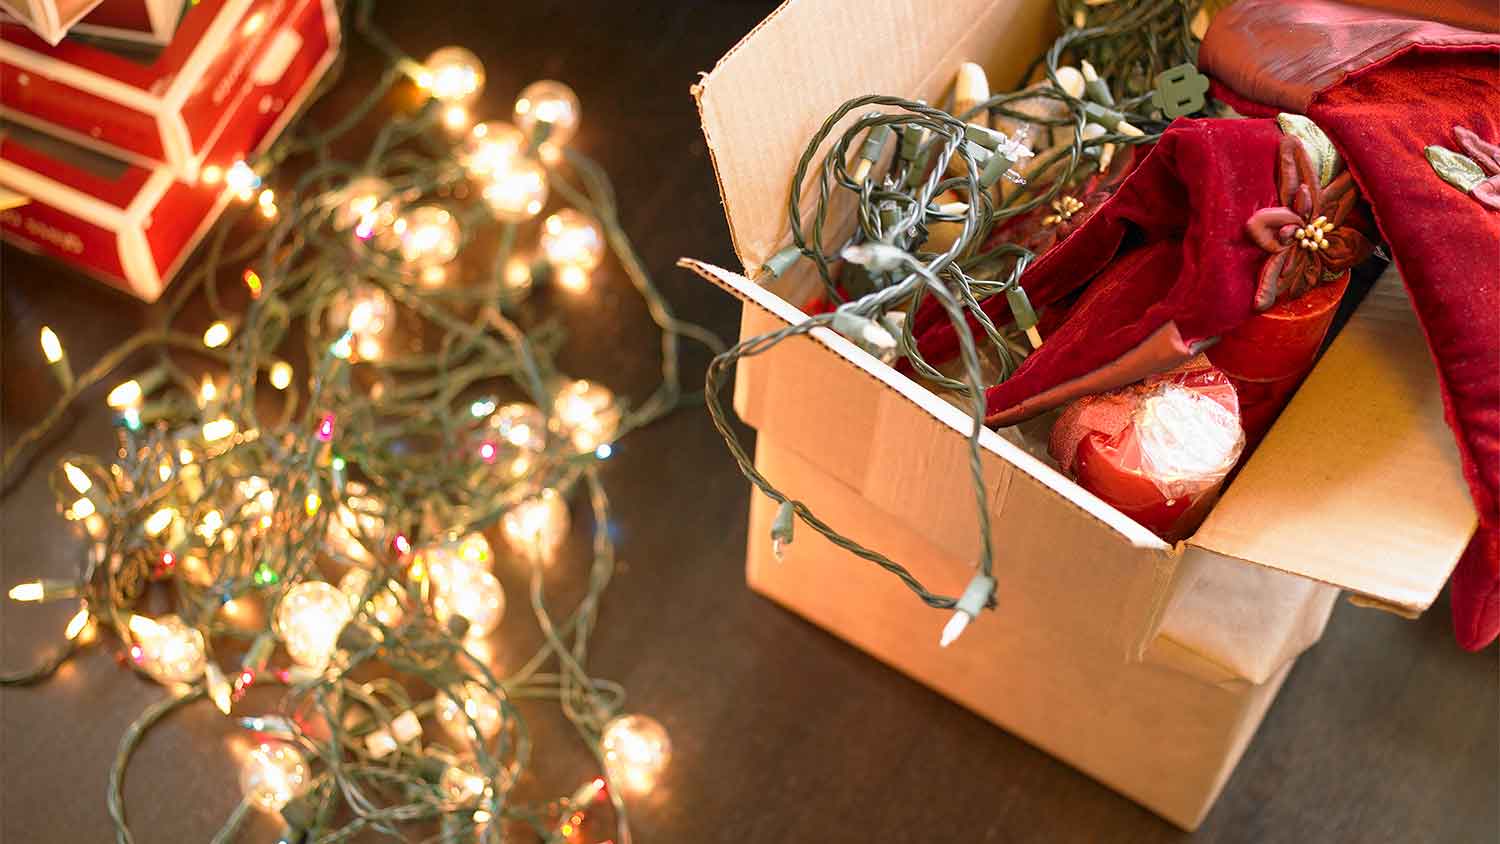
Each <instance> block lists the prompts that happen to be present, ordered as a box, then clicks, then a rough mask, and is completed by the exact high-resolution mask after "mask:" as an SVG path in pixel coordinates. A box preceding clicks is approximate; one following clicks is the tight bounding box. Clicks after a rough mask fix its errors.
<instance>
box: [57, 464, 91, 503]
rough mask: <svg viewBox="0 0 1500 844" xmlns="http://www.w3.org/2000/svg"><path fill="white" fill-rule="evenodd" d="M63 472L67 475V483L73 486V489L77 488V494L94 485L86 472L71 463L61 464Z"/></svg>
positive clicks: (86, 490)
mask: <svg viewBox="0 0 1500 844" xmlns="http://www.w3.org/2000/svg"><path fill="white" fill-rule="evenodd" d="M63 474H64V475H66V476H67V477H68V483H69V484H71V485H72V486H73V489H75V490H78V494H79V495H83V494H84V493H86V492H88V491H89V490H90V489H92V488H93V486H94V482H93V481H91V480H89V475H88V473H87V472H85V471H83V470H82V469H80V468H78V467H77V466H74V465H73V464H72V463H64V464H63Z"/></svg>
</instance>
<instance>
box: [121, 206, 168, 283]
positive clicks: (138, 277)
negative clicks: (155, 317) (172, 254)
mask: <svg viewBox="0 0 1500 844" xmlns="http://www.w3.org/2000/svg"><path fill="white" fill-rule="evenodd" d="M115 243H116V244H117V245H118V247H119V250H120V269H121V270H123V271H124V273H125V280H126V281H127V282H129V283H130V288H131V289H132V290H134V291H135V293H136V295H137V296H139V297H141V298H142V299H145V300H147V301H151V300H154V299H156V297H157V296H160V295H161V287H162V284H161V273H159V272H157V270H156V260H155V259H153V258H152V257H151V244H150V243H148V242H147V241H146V232H145V230H144V229H142V228H141V227H140V226H139V225H135V224H127V225H125V226H122V227H121V228H119V229H117V230H116V231H115Z"/></svg>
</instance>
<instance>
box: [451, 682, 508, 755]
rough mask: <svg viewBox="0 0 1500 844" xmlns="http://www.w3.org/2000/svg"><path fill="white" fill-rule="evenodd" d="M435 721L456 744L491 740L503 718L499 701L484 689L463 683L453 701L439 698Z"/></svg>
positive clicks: (471, 683) (477, 685)
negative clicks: (436, 720)
mask: <svg viewBox="0 0 1500 844" xmlns="http://www.w3.org/2000/svg"><path fill="white" fill-rule="evenodd" d="M437 718H438V723H439V724H441V725H442V727H443V729H445V730H447V731H448V733H449V735H452V736H453V737H454V738H456V739H458V740H459V741H468V742H478V741H480V740H481V739H491V738H494V737H495V734H496V733H499V732H500V727H501V725H502V724H503V722H504V719H505V715H504V713H503V711H502V710H501V708H500V698H498V697H496V696H495V694H494V693H493V692H491V691H490V690H489V689H486V688H485V687H484V686H482V685H480V684H478V683H476V682H474V681H473V680H467V681H465V682H464V684H463V686H462V688H460V689H459V690H458V692H457V697H456V698H455V697H454V696H450V695H448V694H442V695H439V697H438V707H437ZM476 730H477V731H478V732H477V733H476Z"/></svg>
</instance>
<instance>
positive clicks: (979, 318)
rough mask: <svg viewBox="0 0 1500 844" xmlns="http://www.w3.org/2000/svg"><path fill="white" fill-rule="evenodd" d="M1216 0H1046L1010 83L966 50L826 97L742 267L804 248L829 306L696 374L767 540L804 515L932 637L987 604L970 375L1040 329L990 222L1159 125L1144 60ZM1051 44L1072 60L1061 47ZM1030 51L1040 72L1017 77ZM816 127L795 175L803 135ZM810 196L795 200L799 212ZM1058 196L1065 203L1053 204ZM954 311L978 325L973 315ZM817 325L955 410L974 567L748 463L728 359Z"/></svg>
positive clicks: (1003, 366) (1050, 194) (775, 539)
mask: <svg viewBox="0 0 1500 844" xmlns="http://www.w3.org/2000/svg"><path fill="white" fill-rule="evenodd" d="M1217 5H1220V4H1217V3H1215V2H1211V1H1210V2H1200V0H1137V2H1127V0H1119V1H1118V2H1096V0H1058V3H1057V10H1058V15H1059V19H1060V21H1061V24H1062V26H1063V30H1064V31H1063V33H1062V35H1060V36H1059V37H1058V38H1057V39H1056V41H1054V42H1053V44H1052V45H1051V46H1050V47H1049V49H1048V50H1046V51H1045V52H1044V53H1043V54H1042V55H1041V56H1039V57H1038V58H1037V59H1036V61H1034V62H1033V63H1032V65H1031V66H1030V67H1029V68H1028V69H1027V70H1026V72H1025V74H1023V76H1022V78H1021V80H1020V81H1019V83H1018V84H1017V86H1016V90H1014V91H1011V92H1009V93H1003V94H997V95H993V96H992V95H991V93H990V91H989V85H988V81H987V80H986V79H985V76H984V72H983V70H982V69H981V68H979V67H978V66H977V65H966V66H964V67H963V68H962V69H961V70H960V72H959V75H958V78H957V80H956V82H955V86H954V91H953V94H952V95H951V102H949V103H947V107H946V108H936V107H933V106H930V105H928V104H927V103H925V102H920V101H914V100H908V99H903V98H900V97H891V96H880V95H868V96H863V97H857V98H855V99H852V100H849V101H848V102H845V103H844V104H843V105H841V106H839V108H838V109H836V110H835V111H834V112H833V113H832V114H830V115H829V116H828V118H827V120H825V121H824V123H823V125H822V126H821V127H820V128H819V129H818V131H817V132H816V133H815V134H814V135H813V136H812V137H811V138H810V139H809V140H808V143H807V146H806V149H805V151H804V152H803V154H802V156H801V158H800V160H799V161H798V163H797V168H796V171H795V173H794V174H793V176H792V187H791V191H790V193H789V196H788V201H787V216H788V220H789V222H790V228H791V235H792V242H791V244H789V245H788V246H787V247H785V248H784V249H782V250H781V251H780V252H778V253H777V254H775V255H773V256H772V257H771V258H770V259H769V260H768V261H767V262H766V264H765V266H764V267H763V268H761V271H760V275H759V276H758V277H757V279H756V280H757V281H758V282H759V283H762V284H772V283H775V282H776V281H777V280H778V279H781V278H783V277H785V276H786V275H787V274H788V273H789V272H792V271H793V270H794V269H797V270H803V269H806V268H805V267H798V264H799V263H800V262H802V261H804V260H806V261H809V262H810V263H811V264H812V269H813V270H815V271H816V279H817V280H818V281H819V282H821V289H822V291H823V296H824V298H825V300H826V302H827V303H829V305H830V306H831V310H830V311H828V312H826V313H820V314H815V315H813V316H811V317H809V318H807V319H805V320H803V321H801V322H799V323H797V324H795V325H791V326H787V327H786V328H783V329H781V330H778V331H775V332H771V333H768V334H763V335H760V336H758V337H751V338H748V339H745V340H743V341H741V342H740V343H738V344H737V345H735V346H734V347H732V348H730V349H729V350H727V351H726V352H724V353H722V354H720V355H718V356H716V357H715V358H714V360H713V362H712V363H711V364H710V366H709V369H708V375H707V381H706V388H705V397H706V403H707V406H708V410H709V414H710V416H711V417H712V419H713V421H714V425H715V427H717V428H718V430H719V433H720V434H721V435H722V436H723V438H724V441H725V443H726V444H727V445H728V447H729V450H730V453H731V455H732V456H733V457H734V459H735V462H736V463H738V464H739V467H740V471H741V472H742V473H743V474H744V476H745V477H746V478H747V479H749V480H750V482H751V483H752V484H753V485H754V486H755V487H756V488H757V489H759V490H760V491H761V492H762V493H764V494H765V495H766V496H768V497H769V498H771V499H772V500H774V501H776V502H777V503H778V505H779V509H778V511H777V514H776V516H775V518H774V520H773V522H772V527H771V539H772V546H773V548H775V549H776V550H777V553H778V557H779V555H780V551H781V549H782V548H784V547H785V545H787V544H789V543H791V542H792V540H793V536H794V532H795V526H796V523H797V521H799V520H800V521H802V522H804V523H806V524H807V525H808V526H809V527H811V528H812V529H813V530H816V531H817V532H818V533H819V534H821V535H822V536H823V537H825V538H826V539H828V540H829V541H830V542H832V543H833V544H834V545H836V546H837V547H839V548H842V549H844V550H845V551H848V552H850V553H852V554H854V555H855V556H857V557H860V558H862V559H864V560H867V561H869V562H871V563H873V564H875V565H877V566H879V567H880V568H882V569H884V570H885V571H887V572H890V573H891V574H893V575H895V576H896V577H897V578H899V579H900V580H901V581H902V583H904V584H905V585H906V586H907V587H908V588H909V589H911V591H912V592H913V593H915V594H916V595H917V597H918V598H919V599H920V600H922V601H923V602H924V603H926V604H927V605H928V606H931V607H934V608H937V609H950V610H953V613H952V615H951V616H950V618H949V620H948V623H947V625H946V626H945V627H944V628H943V630H942V633H941V635H940V637H939V644H940V645H942V646H944V647H946V646H947V645H949V644H951V643H952V642H953V641H954V640H955V639H957V638H958V636H959V635H961V634H962V633H963V631H964V629H965V628H966V627H967V626H968V624H969V623H970V622H971V621H972V620H973V619H974V618H975V617H977V616H978V615H979V613H980V611H981V610H983V609H986V608H994V607H995V606H996V604H997V601H996V596H995V578H994V565H995V548H994V540H993V537H992V536H991V535H990V521H989V518H988V517H987V511H986V494H987V486H986V484H985V480H984V473H983V469H982V466H981V462H980V446H979V436H980V431H981V430H982V428H983V425H984V417H985V404H984V391H985V389H986V388H988V387H990V386H992V385H994V384H996V383H999V382H1001V381H1003V380H1005V378H1007V377H1008V376H1009V375H1010V374H1011V373H1012V372H1014V371H1015V369H1016V367H1017V366H1018V365H1019V364H1020V361H1021V360H1022V359H1024V357H1025V355H1026V354H1027V353H1029V352H1030V351H1031V350H1033V349H1036V348H1038V347H1040V346H1041V344H1042V342H1043V338H1042V336H1041V334H1040V333H1039V332H1038V330H1037V314H1036V312H1035V310H1034V309H1033V308H1032V306H1031V303H1030V301H1029V299H1028V297H1027V295H1026V291H1025V289H1024V288H1023V287H1022V286H1021V284H1020V279H1021V277H1022V275H1023V273H1024V272H1025V271H1026V268H1027V267H1028V266H1029V265H1030V263H1031V261H1032V260H1033V259H1034V258H1035V257H1036V255H1035V253H1034V252H1033V251H1032V250H1031V249H1028V248H1027V247H1026V246H1024V245H1022V244H1021V243H1020V242H1018V241H1017V240H1016V238H1015V236H1014V234H1013V233H1012V232H1010V231H1008V230H1001V229H999V228H998V227H999V226H1000V225H1001V224H1003V223H1004V222H1005V221H1006V220H1009V219H1011V218H1015V217H1018V216H1020V215H1024V214H1028V213H1032V212H1034V211H1035V210H1036V209H1040V208H1044V207H1047V206H1050V207H1051V208H1052V209H1053V210H1055V211H1056V212H1057V214H1058V217H1057V218H1056V219H1053V220H1052V223H1053V224H1055V223H1056V222H1059V221H1060V220H1061V219H1062V215H1063V214H1067V215H1071V214H1072V213H1074V212H1075V211H1076V210H1077V209H1078V206H1077V205H1076V203H1077V200H1076V199H1072V197H1069V196H1068V195H1067V192H1068V191H1071V190H1073V189H1074V188H1076V187H1077V186H1078V185H1079V184H1080V183H1081V182H1082V181H1083V180H1084V179H1085V178H1087V177H1088V176H1090V175H1092V174H1094V173H1096V172H1099V173H1102V172H1105V171H1107V170H1109V167H1110V163H1111V160H1112V158H1113V156H1114V154H1115V152H1116V150H1118V149H1119V148H1121V147H1123V146H1136V145H1142V144H1151V143H1154V142H1155V141H1156V140H1157V139H1158V138H1159V137H1160V136H1161V132H1162V131H1163V130H1164V129H1165V126H1166V121H1164V120H1162V119H1161V116H1160V115H1159V114H1157V113H1155V109H1154V107H1153V104H1152V94H1151V91H1152V88H1153V87H1154V85H1155V84H1156V81H1155V80H1156V78H1157V75H1158V74H1159V73H1161V72H1162V71H1163V70H1164V69H1166V68H1169V67H1173V66H1175V65H1178V64H1181V63H1183V62H1187V61H1191V60H1192V59H1193V58H1194V57H1195V56H1196V51H1197V44H1198V40H1199V37H1200V36H1201V34H1202V32H1203V30H1204V28H1205V27H1206V25H1207V16H1208V14H1209V13H1210V12H1211V11H1212V10H1213V8H1216V7H1217ZM1065 57H1068V58H1071V60H1073V61H1074V62H1076V64H1077V66H1076V67H1075V66H1072V65H1068V64H1066V63H1065ZM1038 69H1040V71H1041V73H1042V78H1041V79H1039V80H1038V81H1036V82H1033V83H1031V84H1029V85H1028V84H1027V83H1028V80H1031V79H1032V78H1033V77H1034V76H1035V75H1036V73H1037V71H1038ZM856 114H858V115H859V116H858V117H857V118H856V119H854V120H853V121H852V122H847V123H846V120H847V119H848V118H849V117H850V115H856ZM841 124H842V125H843V128H842V129H840V128H839V127H840V125H841ZM830 138H832V139H833V140H832V143H831V144H828V146H827V147H826V151H825V152H824V154H823V157H822V159H821V161H820V162H819V164H818V167H817V170H816V171H815V175H814V176H813V177H812V178H809V174H810V172H813V166H814V162H815V161H817V160H818V159H817V155H818V150H819V149H820V148H824V145H825V144H826V143H827V142H828V141H829V139H830ZM810 198H811V203H810V204H811V214H810V215H808V216H804V209H805V208H807V207H808V205H809V199H810ZM849 199H852V202H853V206H854V212H853V219H854V221H855V225H854V229H853V231H852V232H850V233H849V234H848V235H847V236H844V237H836V236H835V234H834V233H835V232H836V231H838V230H839V226H838V220H840V219H844V218H843V217H835V216H834V214H835V213H839V214H842V213H843V209H845V208H847V207H848V206H849V204H850V203H849V202H847V201H845V200H849ZM1069 199H1072V201H1073V202H1074V203H1075V204H1074V205H1072V206H1069V205H1066V204H1064V203H1065V201H1066V200H1069ZM830 244H832V245H831V246H830ZM1002 295H1003V296H1004V297H1005V299H1006V302H1007V304H1008V305H1009V308H1010V311H1011V315H1012V317H1013V319H1012V321H1011V322H1009V323H1008V324H1006V325H1004V326H1000V325H997V324H996V323H995V321H994V320H992V319H991V318H990V316H989V315H988V314H987V313H985V311H984V310H983V309H982V307H981V303H982V302H984V301H985V300H986V299H989V298H991V297H994V296H1002ZM928 296H932V297H934V298H936V299H937V300H938V302H939V303H940V304H941V305H942V308H943V310H944V312H945V313H946V315H947V318H948V320H949V321H950V322H951V324H952V325H953V326H954V328H955V332H954V333H955V335H956V338H957V340H958V345H959V354H958V365H957V366H956V367H949V369H950V370H955V371H948V372H945V371H943V370H942V369H940V368H939V367H937V366H935V365H933V364H931V363H929V362H928V361H926V360H924V359H923V358H922V356H921V355H920V353H919V352H918V350H917V346H916V340H915V338H914V337H913V335H912V324H913V320H912V316H913V315H914V314H915V313H916V312H917V309H918V308H920V307H921V305H922V303H923V301H924V300H925V298H926V297H928ZM968 320H972V321H973V322H974V324H975V325H977V326H978V329H979V330H978V332H971V330H970V328H969V324H968ZM818 329H830V330H833V331H835V332H837V333H838V334H840V335H842V336H843V337H844V338H846V339H848V340H849V341H851V342H852V343H854V344H855V345H856V346H858V347H860V348H861V349H863V350H864V351H866V352H868V353H870V354H871V355H873V356H875V357H877V358H879V359H880V360H882V361H884V362H886V363H893V362H895V361H896V360H897V359H898V358H905V359H906V360H907V362H908V363H910V365H911V368H912V370H913V372H914V373H915V375H916V377H918V378H919V379H920V380H922V381H923V382H924V383H925V384H927V385H928V386H929V387H931V388H932V389H933V390H934V391H936V392H938V393H939V394H946V395H949V396H952V397H953V398H954V399H955V400H956V401H958V402H960V403H961V406H962V407H964V408H965V409H966V410H967V412H968V413H969V416H970V418H971V425H970V429H969V437H968V451H969V468H970V476H971V479H972V482H973V488H974V498H975V501H976V504H977V506H978V508H979V520H978V521H979V537H978V543H977V544H978V546H979V547H978V550H977V554H976V557H977V565H976V569H977V571H976V573H975V575H974V577H973V579H972V580H971V581H970V582H969V584H968V585H967V587H966V588H965V589H964V591H963V593H961V594H960V595H958V596H957V597H954V596H946V595H939V594H935V593H933V592H931V591H929V590H928V589H927V588H926V586H924V585H923V584H922V583H921V581H920V580H918V579H917V578H916V577H915V576H914V575H913V574H912V573H911V572H910V571H908V570H907V569H906V568H905V567H904V566H902V565H901V564H900V563H898V562H897V561H895V560H892V559H890V558H889V557H887V556H885V555H884V554H881V553H879V552H878V551H875V550H872V549H870V548H867V547H865V546H864V545H862V544H860V543H859V542H858V541H856V540H855V539H853V538H851V537H850V536H848V535H847V534H845V533H842V532H840V531H839V530H837V529H835V528H834V527H833V526H831V525H829V524H827V523H826V522H824V521H823V520H822V519H820V518H818V517H817V515H816V514H814V513H813V512H812V511H811V510H810V509H809V508H808V507H807V505H806V504H804V503H803V502H801V501H797V500H795V499H792V498H791V497H789V496H788V495H787V494H786V493H784V492H782V491H781V490H779V489H777V488H776V487H775V486H774V485H773V484H772V483H771V482H770V481H769V480H768V479H767V478H766V477H765V476H764V475H762V474H761V473H760V472H759V471H758V470H757V469H756V467H755V462H754V459H753V457H752V456H751V455H750V453H749V452H748V451H747V450H746V449H745V447H744V445H743V444H742V443H741V442H740V441H739V435H738V434H737V432H736V431H735V429H734V427H733V426H732V425H731V424H730V422H729V418H728V414H727V412H726V410H725V408H724V405H723V402H722V400H721V398H720V395H721V393H722V391H723V388H724V386H725V384H726V383H727V382H728V378H729V373H730V372H732V371H733V369H734V365H735V364H736V363H737V362H738V361H739V360H741V359H743V358H746V357H752V356H754V355H758V354H763V353H765V352H766V351H769V350H770V349H772V348H774V347H775V346H776V344H778V343H780V342H782V341H784V340H787V339H790V338H793V337H797V336H801V335H805V334H809V333H811V332H813V331H815V330H818ZM976 333H977V334H978V335H979V336H980V339H979V340H978V341H976ZM955 375H957V376H958V377H954V376H955Z"/></svg>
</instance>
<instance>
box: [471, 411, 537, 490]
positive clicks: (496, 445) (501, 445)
mask: <svg viewBox="0 0 1500 844" xmlns="http://www.w3.org/2000/svg"><path fill="white" fill-rule="evenodd" d="M475 439H476V442H475V445H474V453H475V454H477V455H478V456H479V459H480V460H482V461H483V462H485V463H486V464H489V465H491V466H498V467H500V470H501V472H502V473H503V474H505V475H506V476H507V477H511V478H519V477H521V476H523V475H525V474H526V473H527V472H529V471H531V468H532V466H534V465H535V463H536V458H537V457H538V456H539V455H540V454H541V453H542V452H543V451H544V450H545V449H546V448H547V417H546V416H544V415H543V414H542V411H541V409H540V408H538V407H537V406H536V405H531V404H526V403H525V402H511V403H509V404H503V405H501V406H500V407H498V408H496V409H495V411H494V412H493V413H491V414H490V415H489V417H488V418H487V419H485V421H484V423H483V425H481V427H480V429H479V431H478V433H477V434H476V437H475Z"/></svg>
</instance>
